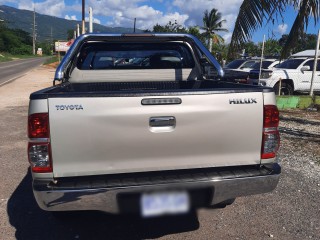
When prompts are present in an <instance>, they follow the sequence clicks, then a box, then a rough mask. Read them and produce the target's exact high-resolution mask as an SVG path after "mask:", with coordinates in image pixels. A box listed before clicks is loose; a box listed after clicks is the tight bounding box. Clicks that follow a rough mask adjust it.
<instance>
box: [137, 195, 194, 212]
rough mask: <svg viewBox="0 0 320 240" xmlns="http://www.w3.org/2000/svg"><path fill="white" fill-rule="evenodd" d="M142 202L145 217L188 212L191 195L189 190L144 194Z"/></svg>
mask: <svg viewBox="0 0 320 240" xmlns="http://www.w3.org/2000/svg"><path fill="white" fill-rule="evenodd" d="M140 204H141V214H142V216H143V217H152V216H159V215H163V214H177V213H186V212H188V211H189V208H190V201H189V195H188V193H187V192H161V193H148V194H143V195H142V197H141V201H140Z"/></svg>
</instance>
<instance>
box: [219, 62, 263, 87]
mask: <svg viewBox="0 0 320 240" xmlns="http://www.w3.org/2000/svg"><path fill="white" fill-rule="evenodd" d="M258 61H259V60H258V59H236V60H233V61H232V62H230V63H228V64H227V65H226V67H224V68H223V70H224V73H225V74H224V78H223V79H224V80H225V81H228V82H236V83H246V82H247V78H248V75H249V71H250V70H251V69H252V66H253V65H254V64H256V63H257V62H258Z"/></svg>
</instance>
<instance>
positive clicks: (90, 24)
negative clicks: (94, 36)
mask: <svg viewBox="0 0 320 240" xmlns="http://www.w3.org/2000/svg"><path fill="white" fill-rule="evenodd" d="M89 32H90V33H92V32H93V22H92V7H89Z"/></svg>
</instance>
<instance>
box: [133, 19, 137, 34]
mask: <svg viewBox="0 0 320 240" xmlns="http://www.w3.org/2000/svg"><path fill="white" fill-rule="evenodd" d="M136 21H137V18H134V23H133V32H134V33H135V32H136Z"/></svg>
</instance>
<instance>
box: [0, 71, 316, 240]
mask: <svg viewBox="0 0 320 240" xmlns="http://www.w3.org/2000/svg"><path fill="white" fill-rule="evenodd" d="M53 75H54V69H52V68H48V67H39V68H37V69H34V70H32V71H30V72H29V73H28V74H27V75H26V76H24V77H22V78H19V79H17V80H15V81H14V82H11V83H10V84H6V85H4V86H2V87H1V88H0V96H1V101H0V133H1V134H0V169H1V170H0V182H1V184H0V239H1V240H9V239H32V240H34V239H41V240H42V239H130V240H131V239H210V240H213V239H217V240H218V239H250V240H251V239H280V240H283V239H284V240H286V239H288V240H291V239H303V240H305V239H320V174H319V171H320V153H319V149H320V117H319V116H320V113H319V112H306V111H302V110H290V111H282V112H281V124H280V131H281V148H280V151H279V159H280V160H281V165H282V176H281V179H280V182H279V185H278V187H277V188H276V190H274V191H273V192H271V193H267V194H260V195H255V196H249V197H242V198H238V199H236V201H235V203H234V204H232V205H231V206H229V207H226V208H224V209H201V210H199V211H197V212H193V213H191V214H189V215H187V216H177V217H171V218H161V219H153V220H145V219H140V218H138V217H136V216H121V215H120V216H114V215H110V214H106V213H100V212H85V213H75V214H73V215H71V216H69V217H67V218H65V219H62V220H61V219H56V218H54V217H53V216H52V215H51V214H50V213H48V212H44V211H42V210H40V209H39V208H38V206H37V205H36V202H35V200H34V198H33V194H32V191H31V175H30V172H29V165H28V161H27V152H26V146H27V137H26V129H27V109H28V98H29V94H30V93H31V92H33V91H36V90H39V89H42V88H44V87H49V86H51V85H52V80H53Z"/></svg>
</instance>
